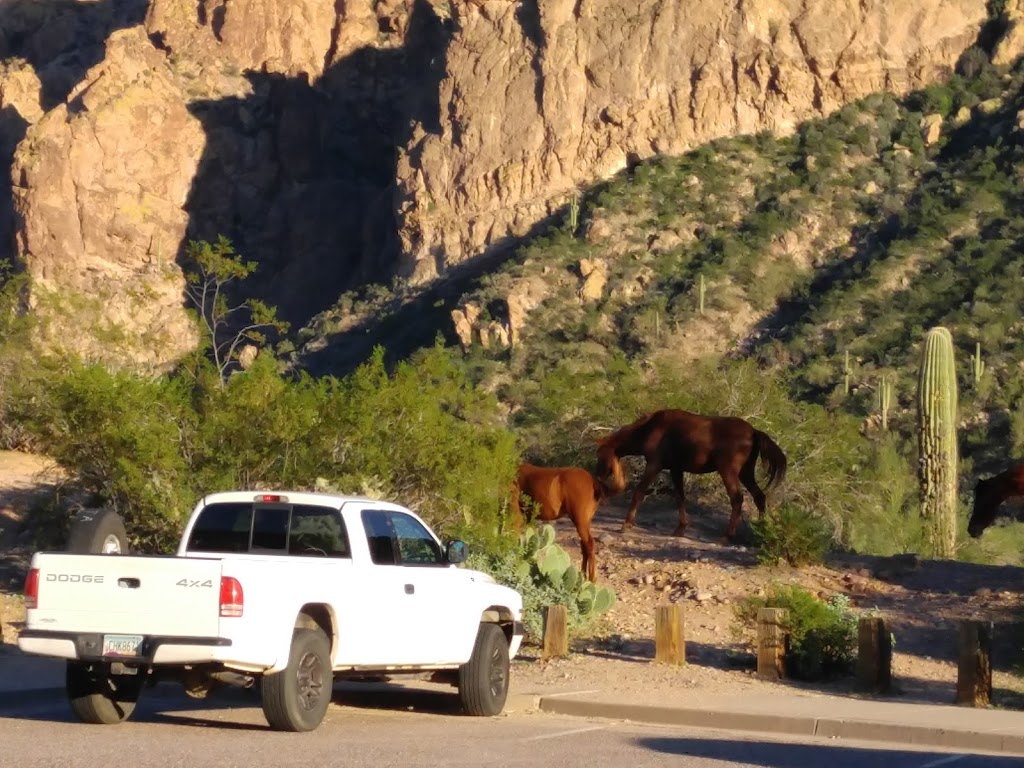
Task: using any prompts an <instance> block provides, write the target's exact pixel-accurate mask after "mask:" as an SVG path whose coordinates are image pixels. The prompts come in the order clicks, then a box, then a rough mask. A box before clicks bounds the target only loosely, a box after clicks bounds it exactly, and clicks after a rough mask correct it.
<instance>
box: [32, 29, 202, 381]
mask: <svg viewBox="0 0 1024 768" xmlns="http://www.w3.org/2000/svg"><path fill="white" fill-rule="evenodd" d="M204 142H205V137H204V135H203V131H202V128H201V126H200V124H199V122H198V121H197V120H196V119H195V118H194V117H192V115H190V114H189V112H188V110H187V109H186V108H185V105H184V101H183V98H182V95H181V93H180V91H179V89H178V86H177V84H176V83H175V81H174V79H173V78H172V77H171V75H170V72H169V70H168V67H167V62H166V58H165V57H164V55H163V54H162V53H160V52H159V51H158V50H157V49H156V48H154V47H153V45H152V44H151V43H150V41H149V39H148V38H147V37H146V35H145V33H144V32H143V30H142V29H141V28H140V27H133V28H131V29H128V30H123V31H119V32H115V33H114V34H113V35H112V36H111V37H110V40H109V41H108V44H107V51H106V57H105V58H104V59H103V61H102V62H101V63H100V64H98V65H96V66H95V67H94V68H93V69H91V70H89V72H88V74H87V75H86V77H85V80H84V81H83V82H82V83H81V84H80V85H79V86H78V87H77V88H76V89H75V90H73V91H72V92H71V94H70V95H69V98H68V103H67V104H61V105H60V106H58V107H56V108H54V109H52V110H50V111H49V112H47V113H46V115H45V116H43V117H42V118H41V119H39V120H38V122H36V123H35V124H34V125H32V126H31V127H30V128H28V130H27V133H26V136H25V138H24V139H23V140H22V141H21V143H20V144H19V146H18V148H17V151H16V153H15V160H14V178H13V180H12V183H13V191H14V207H15V211H16V213H17V216H18V219H19V221H20V226H19V228H18V232H17V246H18V254H19V256H20V258H21V260H22V261H23V263H24V265H25V266H26V267H27V269H28V271H29V273H30V274H31V275H32V277H33V283H34V290H33V297H34V301H35V303H36V306H37V307H40V308H41V309H42V310H43V314H45V315H46V317H47V319H48V320H49V323H48V325H47V331H48V333H49V335H50V338H51V340H53V341H54V342H56V343H58V344H66V345H67V346H68V347H70V348H75V349H77V350H78V351H80V352H82V353H84V354H86V355H88V356H90V357H93V358H96V359H113V358H118V357H120V358H122V359H123V361H132V362H136V363H140V364H143V365H159V364H161V363H163V362H166V361H168V360H173V359H175V358H176V357H177V356H180V355H181V354H182V353H184V352H185V351H187V350H188V349H190V348H192V347H193V346H194V344H195V337H194V333H193V332H192V329H191V327H190V325H189V323H188V322H187V319H186V317H185V315H184V313H183V311H182V296H183V288H184V279H183V275H182V272H181V270H180V269H179V268H178V266H177V265H176V264H175V261H174V255H175V253H176V251H177V248H178V244H179V242H180V241H181V239H182V237H183V236H184V234H185V227H186V225H187V223H188V216H187V214H186V213H185V211H184V204H185V200H186V198H187V196H188V192H189V188H190V186H191V184H192V178H193V176H194V175H195V172H196V166H197V161H198V158H199V157H200V155H201V154H202V151H203V146H204ZM112 243H116V245H117V247H115V248H111V244H112Z"/></svg>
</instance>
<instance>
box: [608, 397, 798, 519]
mask: <svg viewBox="0 0 1024 768" xmlns="http://www.w3.org/2000/svg"><path fill="white" fill-rule="evenodd" d="M597 444H598V448H597V477H598V479H599V480H600V481H601V482H603V483H604V484H605V485H606V486H607V487H608V488H609V490H610V491H611V492H614V493H622V492H623V491H625V490H626V480H625V477H624V476H623V472H622V462H620V461H619V459H620V458H621V457H623V456H643V457H644V459H645V460H646V466H645V468H644V472H643V475H642V476H641V477H640V480H639V482H638V483H637V486H636V489H635V490H634V491H633V499H632V501H631V502H630V505H629V512H628V513H627V514H626V519H625V520H624V521H623V523H622V530H623V531H625V530H627V529H628V528H630V527H631V526H632V525H633V521H634V520H635V519H636V512H637V508H638V507H639V506H640V502H641V501H642V500H643V497H644V495H645V494H646V492H647V489H648V487H649V486H650V484H651V483H652V482H653V481H654V479H655V478H656V477H657V476H658V473H659V472H661V471H662V470H663V469H667V470H668V471H669V474H670V475H671V477H672V483H673V485H674V486H675V489H676V498H677V499H678V502H679V525H678V526H677V527H676V529H675V531H674V532H673V534H672V535H673V536H682V535H683V533H684V531H685V530H686V523H687V517H686V496H685V493H684V488H683V473H684V472H690V473H693V474H706V473H708V472H718V474H720V475H721V476H722V481H723V482H724V483H725V490H726V492H727V493H728V494H729V502H730V503H731V504H732V516H731V517H730V518H729V525H728V527H727V528H726V532H725V537H726V538H727V539H732V538H733V537H734V536H735V535H736V528H737V526H738V525H739V522H740V518H741V516H742V514H743V491H742V490H741V489H740V483H742V484H743V485H744V486H746V488H747V490H748V491H750V495H751V496H752V497H753V498H754V504H755V505H756V506H757V511H758V514H759V515H763V514H764V511H765V501H766V493H768V492H770V491H771V490H772V488H774V487H775V486H777V485H779V484H780V483H782V481H783V480H784V479H785V477H786V454H784V453H783V452H782V449H781V448H779V446H778V445H777V444H776V443H775V441H774V440H772V439H771V438H770V437H768V435H766V434H765V433H764V432H761V431H760V430H757V429H754V427H752V426H751V425H750V424H749V423H748V422H746V421H744V420H743V419H741V418H738V417H735V416H702V415H700V414H696V413H690V412H689V411H682V410H677V409H671V408H669V409H664V410H660V411H655V412H653V413H649V414H647V415H645V416H642V417H640V418H639V419H637V420H636V421H634V422H633V423H632V424H628V425H626V426H624V427H621V428H620V429H618V430H616V431H615V432H613V433H612V434H610V435H608V436H607V437H604V438H600V439H598V440H597ZM758 458H760V459H761V460H762V462H763V463H764V464H765V465H766V466H767V472H768V482H767V484H766V486H765V488H764V490H762V489H761V488H760V486H758V484H757V481H756V480H755V478H754V470H755V468H756V466H757V460H758Z"/></svg>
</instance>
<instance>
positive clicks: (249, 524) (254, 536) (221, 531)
mask: <svg viewBox="0 0 1024 768" xmlns="http://www.w3.org/2000/svg"><path fill="white" fill-rule="evenodd" d="M187 548H188V551H190V552H258V553H260V554H274V553H276V554H282V555H284V554H288V555H305V556H309V557H350V556H351V553H350V550H349V545H348V534H347V532H346V531H345V524H344V521H343V520H342V518H341V514H340V513H339V512H338V510H337V509H333V508H331V507H320V506H316V505H308V504H294V505H278V504H273V505H271V504H253V503H250V502H239V503H222V504H210V505H209V506H207V507H204V508H203V511H202V512H200V513H199V518H198V519H197V520H196V522H195V525H194V526H193V527H192V532H191V534H190V535H189V541H188V547H187Z"/></svg>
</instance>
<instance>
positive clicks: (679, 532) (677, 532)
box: [672, 525, 686, 537]
mask: <svg viewBox="0 0 1024 768" xmlns="http://www.w3.org/2000/svg"><path fill="white" fill-rule="evenodd" d="M672 535H673V536H679V537H683V536H685V535H686V529H685V528H683V526H681V525H680V526H679V527H678V528H676V529H675V530H674V531H672Z"/></svg>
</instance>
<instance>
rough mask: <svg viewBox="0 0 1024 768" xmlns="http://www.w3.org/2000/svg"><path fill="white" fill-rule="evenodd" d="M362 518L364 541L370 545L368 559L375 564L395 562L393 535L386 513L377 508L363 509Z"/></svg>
mask: <svg viewBox="0 0 1024 768" xmlns="http://www.w3.org/2000/svg"><path fill="white" fill-rule="evenodd" d="M362 518H363V528H364V529H366V543H367V544H368V545H369V547H370V559H371V560H373V562H374V563H376V564H377V565H394V564H395V563H396V562H397V558H396V557H395V537H394V532H393V531H392V529H391V522H390V521H389V520H388V513H387V512H384V511H383V510H379V509H364V510H363V513H362Z"/></svg>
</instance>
